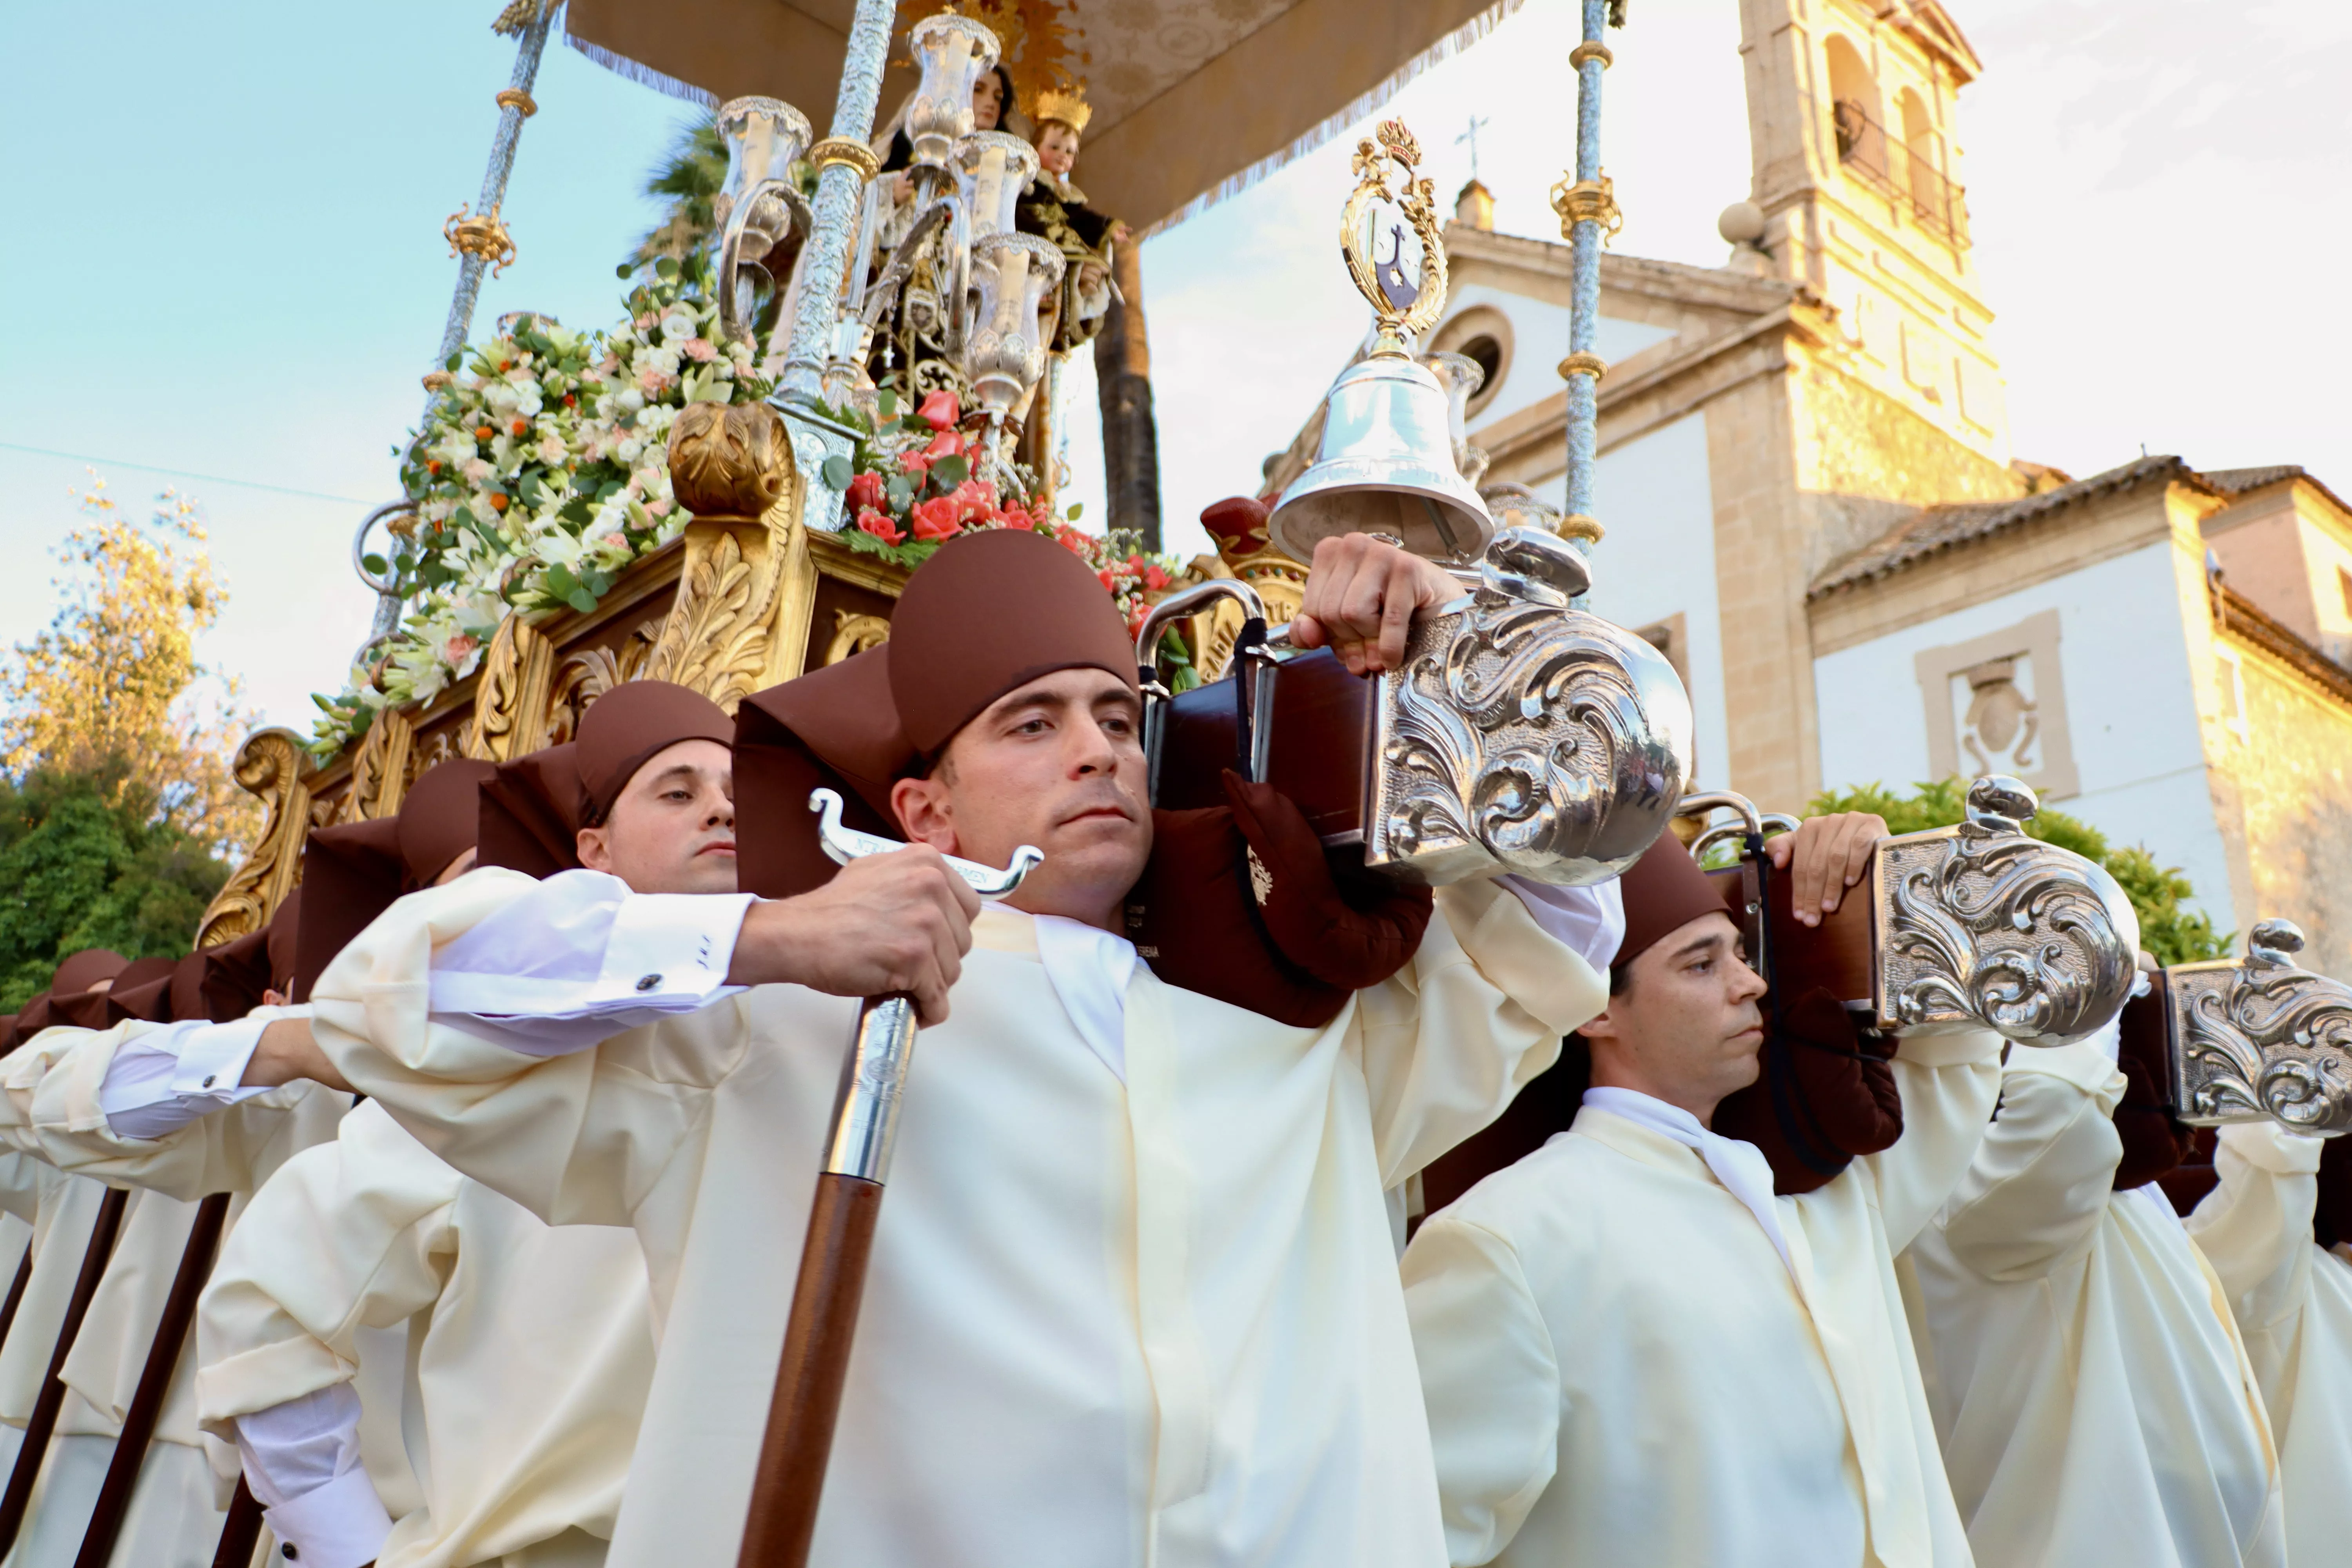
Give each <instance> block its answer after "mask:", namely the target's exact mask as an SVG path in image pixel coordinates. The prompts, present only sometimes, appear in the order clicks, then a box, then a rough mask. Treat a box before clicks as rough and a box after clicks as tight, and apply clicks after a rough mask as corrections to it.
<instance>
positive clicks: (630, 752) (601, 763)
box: [573, 680, 735, 827]
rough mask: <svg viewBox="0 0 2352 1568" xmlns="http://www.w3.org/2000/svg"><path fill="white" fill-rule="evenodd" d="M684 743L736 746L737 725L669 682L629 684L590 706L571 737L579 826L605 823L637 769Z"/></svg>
mask: <svg viewBox="0 0 2352 1568" xmlns="http://www.w3.org/2000/svg"><path fill="white" fill-rule="evenodd" d="M683 741H715V742H718V743H719V744H720V745H722V746H731V745H733V744H734V743H735V721H733V720H731V719H730V718H728V717H727V713H726V710H723V709H721V708H720V707H719V704H718V703H716V702H713V701H712V700H710V699H709V698H708V697H705V696H704V695H702V693H700V692H699V691H696V690H694V689H691V688H689V687H684V686H678V685H675V684H673V683H672V682H670V681H667V680H629V681H624V682H623V683H621V684H620V685H618V686H615V687H614V688H612V689H610V690H608V691H606V692H605V693H604V695H603V696H602V697H599V698H598V699H596V700H595V701H593V702H592V703H590V704H589V705H588V711H587V712H585V713H583V714H582V715H581V718H580V732H579V734H578V735H577V736H575V737H574V751H573V758H574V760H575V762H576V763H578V766H579V769H580V822H579V826H582V827H595V826H601V825H602V824H603V823H604V816H605V814H606V813H607V812H609V811H611V810H612V809H613V803H614V801H615V800H618V799H619V798H620V796H621V791H622V790H624V789H625V788H627V787H628V783H629V781H630V780H631V779H633V778H635V776H636V773H637V770H638V769H639V768H642V767H644V766H645V765H646V763H649V762H651V761H653V759H654V758H655V757H656V756H658V755H659V754H660V753H662V752H666V751H667V750H669V749H670V748H671V747H672V746H675V745H677V744H678V743H679V742H683Z"/></svg>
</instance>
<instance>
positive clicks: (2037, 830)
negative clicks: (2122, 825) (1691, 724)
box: [1807, 778, 2237, 964]
mask: <svg viewBox="0 0 2352 1568" xmlns="http://www.w3.org/2000/svg"><path fill="white" fill-rule="evenodd" d="M1967 809H1968V781H1967V780H1965V779H1958V778H1949V779H1944V780H1940V781H1938V782H1937V783H1934V784H1915V785H1913V786H1912V793H1911V794H1909V795H1896V794H1895V793H1894V792H1892V791H1891V790H1889V789H1887V788H1886V787H1885V785H1884V784H1863V785H1860V786H1858V787H1856V788H1853V789H1846V790H1830V791H1826V792H1824V793H1822V794H1821V795H1815V796H1814V797H1813V801H1812V805H1811V806H1810V807H1808V808H1807V815H1809V816H1822V815H1823V814H1825V813H1828V812H1832V811H1870V812H1875V813H1877V814H1878V815H1879V816H1883V817H1885V819H1886V826H1887V829H1888V831H1890V832H1894V833H1917V832H1920V831H1922V830H1923V829H1926V828H1930V827H1948V826H1952V825H1953V824H1954V823H1957V822H1959V821H1961V820H1962V819H1963V818H1964V817H1965V816H1967ZM2025 831H2026V833H2027V834H2028V835H2029V836H2031V837H2035V838H2039V839H2041V840H2042V842H2043V843H2045V844H2054V845H2056V846H2057V847H2059V848H2061V849H2071V850H2073V851H2074V853H2075V854H2077V855H2080V856H2082V857H2083V858H2084V859H2085V860H2092V861H2095V862H2097V863H2098V864H2099V865H2101V866H2104V867H2105V868H2106V869H2107V873H2108V875H2110V876H2112V877H2114V878H2115V879H2116V881H2117V882H2118V883H2120V884H2122V886H2123V889H2124V893H2125V895H2126V897H2128V898H2129V899H2130V900H2131V901H2132V908H2133V909H2134V910H2136V911H2137V913H2138V915H2139V944H2140V945H2141V946H2142V947H2144V948H2146V949H2147V951H2148V952H2151V953H2153V954H2155V955H2156V961H2157V962H2158V963H2164V964H2173V963H2196V962H2198V961H2199V960H2200V959H2208V958H2226V957H2227V956H2229V952H2230V945H2231V942H2234V941H2236V940H2237V938H2236V933H2235V932H2231V933H2230V934H2227V935H2217V934H2215V932H2214V930H2213V921H2212V918H2211V917H2210V916H2209V915H2203V914H2199V913H2197V912H2195V911H2193V910H2187V909H2184V908H2182V907H2181V906H2182V904H2183V902H2184V901H2185V900H2189V899H2193V898H2195V897H2196V896H2197V889H2195V888H2194V887H2192V886H2191V885H2190V884H2189V879H2188V878H2187V877H2186V876H2184V875H2182V874H2181V872H2180V870H2179V868H2178V867H2172V866H2159V865H2158V864H2157V860H2156V857H2155V856H2153V855H2151V854H2149V853H2148V851H2147V848H2146V847H2131V848H2117V847H2113V846H2111V845H2109V844H2108V842H2107V837H2106V835H2105V834H2104V833H2101V832H2100V831H2099V830H2098V829H2097V828H2095V827H2094V826H2091V825H2090V824H2089V823H2087V822H2084V821H2083V820H2082V819H2081V818H2080V817H2075V816H2067V815H2066V814H2065V813H2064V812H2063V811H2053V810H2052V809H2051V808H2050V807H2048V806H2046V805H2045V806H2043V807H2042V809H2041V810H2040V811H2038V812H2036V813H2035V814H2034V815H2033V816H2032V819H2031V820H2030V821H2028V822H2027V823H2026V824H2025Z"/></svg>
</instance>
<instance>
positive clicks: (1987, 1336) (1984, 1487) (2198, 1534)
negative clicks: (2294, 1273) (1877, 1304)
mask: <svg viewBox="0 0 2352 1568" xmlns="http://www.w3.org/2000/svg"><path fill="white" fill-rule="evenodd" d="M2126 1081H2127V1080H2126V1075H2125V1073H2124V1072H2122V1071H2120V1070H2118V1068H2117V1066H2116V1026H2114V1025H2112V1024H2110V1025H2109V1026H2107V1027H2106V1028H2105V1029H2104V1030H2102V1031H2101V1032H2100V1033H2099V1034H2098V1035H2097V1036H2095V1037H2093V1038H2091V1039H2089V1040H2085V1041H2084V1042H2082V1043H2081V1044H2078V1045H2073V1046H2062V1047H2055V1048H2053V1049H2047V1050H2017V1049H2012V1050H2011V1053H2010V1058H2009V1062H2008V1065H2007V1067H2006V1068H2005V1069H2004V1070H2003V1072H2002V1074H2001V1086H2000V1113H1999V1115H1998V1116H1997V1117H1996V1118H1995V1119H1994V1121H1993V1123H1992V1126H1991V1127H1990V1129H1989V1130H1988V1131H1986V1133H1985V1139H1984V1143H1983V1145H1982V1146H1981V1147H1980V1148H1979V1150H1978V1151H1977V1154H1976V1158H1975V1160H1974V1162H1973V1163H1971V1164H1970V1165H1969V1171H1968V1175H1967V1177H1966V1179H1965V1180H1963V1181H1962V1182H1961V1183H1960V1184H1959V1186H1958V1188H1957V1189H1956V1190H1955V1191H1954V1192H1953V1194H1952V1196H1951V1200H1950V1202H1949V1203H1948V1204H1947V1205H1945V1206H1944V1209H1943V1212H1942V1213H1941V1214H1939V1215H1937V1221H1936V1224H1935V1225H1933V1226H1930V1227H1929V1228H1928V1229H1927V1231H1926V1232H1925V1233H1924V1234H1923V1235H1922V1236H1921V1237H1919V1239H1918V1241H1917V1242H1916V1244H1914V1246H1913V1247H1912V1248H1911V1252H1910V1255H1909V1256H1908V1257H1907V1258H1906V1259H1905V1260H1904V1261H1905V1263H1906V1266H1907V1269H1908V1272H1909V1274H1910V1277H1911V1278H1910V1280H1909V1283H1910V1284H1911V1286H1912V1287H1913V1289H1912V1291H1911V1298H1912V1300H1913V1301H1914V1302H1915V1305H1916V1316H1915V1319H1914V1326H1915V1328H1916V1330H1918V1331H1919V1347H1920V1359H1921V1360H1922V1361H1923V1362H1924V1363H1927V1366H1928V1369H1929V1386H1930V1388H1931V1390H1932V1403H1933V1405H1934V1406H1935V1410H1936V1426H1937V1432H1938V1433H1939V1434H1940V1435H1941V1436H1942V1437H1943V1440H1944V1458H1945V1462H1946V1464H1947V1466H1948V1469H1949V1472H1950V1475H1951V1479H1952V1491H1953V1493H1954V1495H1955V1496H1956V1497H1957V1498H1958V1501H1959V1505H1960V1511H1961V1515H1962V1517H1964V1518H1965V1519H1966V1520H1967V1521H1968V1525H1969V1544H1970V1545H1972V1546H1973V1547H1974V1548H1975V1549H1976V1556H1977V1562H1978V1563H1979V1564H1980V1568H2109V1565H2112V1568H2237V1565H2239V1564H2244V1565H2246V1568H2280V1564H2282V1563H2285V1562H2286V1561H2287V1560H2288V1559H2287V1554H2286V1550H2285V1531H2284V1522H2285V1521H2284V1517H2283V1514H2282V1509H2281V1503H2280V1489H2279V1468H2278V1461H2277V1458H2276V1457H2275V1456H2274V1454H2273V1449H2272V1446H2271V1435H2270V1430H2269V1424H2268V1420H2267V1418H2266V1416H2265V1415H2264V1414H2263V1398H2262V1394H2261V1392H2260V1390H2259V1388H2258V1387H2257V1384H2256V1380H2255V1377H2254V1372H2253V1368H2252V1366H2251V1365H2250V1364H2249V1363H2248V1361H2247V1359H2246V1353H2245V1351H2244V1349H2243V1348H2242V1346H2241V1345H2240V1343H2239V1341H2238V1334H2237V1330H2236V1328H2235V1326H2234V1325H2233V1324H2232V1323H2231V1319H2230V1308H2229V1303H2228V1300H2227V1297H2226V1295H2225V1293H2224V1291H2223V1289H2222V1287H2221V1281H2219V1280H2218V1279H2215V1278H2214V1276H2213V1271H2212V1269H2211V1268H2210V1267H2208V1265H2207V1264H2206V1262H2205V1259H2204V1258H2203V1257H2202V1256H2201V1255H2200V1253H2199V1251H2198V1249H2197V1247H2196V1246H2195V1245H2194V1244H2193V1243H2192V1242H2191V1241H2190V1240H2189V1236H2188V1233H2187V1232H2186V1231H2184V1230H2183V1229H2182V1228H2181V1224H2180V1220H2179V1215H2176V1214H2174V1212H2173V1209H2172V1205H2171V1204H2170V1202H2169V1201H2168V1200H2167V1199H2166V1197H2165V1196H2164V1194H2163V1192H2162V1190H2161V1189H2160V1188H2158V1187H2157V1186H2156V1185H2154V1184H2153V1181H2152V1177H2153V1175H2154V1174H2155V1173H2156V1169H2155V1166H2154V1165H2153V1164H2143V1163H2142V1161H2141V1160H2138V1159H2135V1160H2134V1161H2133V1162H2132V1166H2133V1167H2134V1168H2130V1169H2126V1167H2125V1162H2126V1141H2125V1140H2124V1139H2123V1138H2122V1137H2121V1136H2120V1135H2119V1134H2118V1132H2117V1130H2116V1108H2117V1106H2118V1104H2120V1103H2122V1102H2123V1101H2124V1100H2126V1097H2127V1096H2130V1095H2131V1091H2130V1090H2128V1089H2126ZM2131 1097H2132V1098H2133V1099H2135V1100H2153V1099H2154V1098H2156V1096H2155V1092H2154V1089H2153V1085H2149V1086H2147V1087H2146V1088H2144V1089H2142V1090H2141V1091H2140V1092H2139V1093H2138V1094H2137V1095H2136V1096H2131ZM2156 1148H2157V1149H2158V1152H2159V1154H2160V1155H2162V1156H2164V1159H2163V1163H2165V1164H2169V1163H2170V1162H2171V1160H2173V1159H2177V1158H2178V1155H2177V1153H2175V1152H2173V1151H2172V1149H2171V1145H2170V1141H2169V1133H2168V1132H2166V1133H2165V1134H2164V1137H2163V1140H2162V1141H2161V1142H2159V1143H2158V1144H2157V1145H2156ZM2119 1171H2120V1172H2121V1174H2119ZM2119 1188H2120V1189H2121V1190H2117V1189H2119Z"/></svg>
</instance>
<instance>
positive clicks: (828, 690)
mask: <svg viewBox="0 0 2352 1568" xmlns="http://www.w3.org/2000/svg"><path fill="white" fill-rule="evenodd" d="M889 656H890V645H889V644H888V643H884V644H882V645H881V646H880V647H874V648H868V649H867V650H866V652H864V653H860V654H853V655H851V656H850V657H849V658H845V659H843V660H841V661H840V662H839V663H838V664H829V665H826V666H825V667H824V668H822V669H815V670H811V671H810V672H809V673H808V674H806V675H803V676H802V677H801V678H800V679H797V680H787V681H785V682H784V683H783V684H782V685H781V686H772V687H770V688H768V689H766V690H765V691H755V692H753V693H752V694H751V696H749V697H746V698H745V699H743V701H742V703H741V705H740V707H738V708H737V709H736V710H735V881H736V886H738V887H740V889H743V891H745V892H747V893H758V894H759V895H760V896H761V897H762V898H768V899H788V898H792V897H793V896H794V895H795V894H799V893H805V892H809V891H812V890H813V889H817V888H821V887H823V886H824V884H825V883H826V882H828V881H830V880H831V879H832V878H833V874H834V872H835V870H836V869H838V868H837V867H835V865H834V863H833V861H832V860H830V859H829V858H826V856H825V853H824V849H822V848H821V847H819V846H818V844H817V837H816V817H815V816H814V815H812V814H811V812H810V811H809V808H808V802H809V795H810V794H811V792H813V791H814V790H818V789H829V790H831V791H833V792H834V793H835V795H839V796H841V799H842V820H843V821H844V822H845V824H846V825H847V826H850V827H853V828H856V829H857V830H858V831H859V832H862V833H878V834H881V835H882V836H883V837H887V838H902V837H906V835H905V833H904V832H903V831H902V830H901V829H900V827H899V826H898V819H897V817H896V816H894V815H893V814H892V812H891V810H890V786H891V785H892V784H896V783H897V782H898V780H899V779H901V778H903V777H905V776H907V775H908V773H910V772H912V771H913V768H914V766H915V764H916V763H917V761H918V760H919V759H918V758H917V757H916V755H915V749H914V747H912V746H910V745H909V744H908V742H907V737H906V734H905V733H904V731H901V730H900V729H899V728H898V707H897V704H896V702H895V701H894V700H893V699H892V697H891V695H890V657H889Z"/></svg>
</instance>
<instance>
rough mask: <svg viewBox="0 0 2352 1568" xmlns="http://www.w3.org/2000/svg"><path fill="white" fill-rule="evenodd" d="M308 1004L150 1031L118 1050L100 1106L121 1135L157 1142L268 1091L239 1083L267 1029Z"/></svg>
mask: <svg viewBox="0 0 2352 1568" xmlns="http://www.w3.org/2000/svg"><path fill="white" fill-rule="evenodd" d="M306 1012H307V1009H295V1008H276V1007H273V1008H268V1009H265V1010H263V1011H261V1012H259V1013H257V1014H256V1015H254V1016H247V1017H244V1018H239V1019H237V1020H236V1022H234V1023H228V1024H206V1023H203V1022H200V1021H196V1020H193V1019H192V1020H190V1021H188V1022H186V1023H180V1024H173V1025H171V1026H168V1027H166V1028H162V1029H155V1030H151V1031H149V1032H147V1033H145V1034H142V1035H140V1036H138V1037H136V1038H133V1039H128V1040H125V1041H123V1042H122V1043H121V1045H119V1046H117V1047H115V1051H114V1059H113V1060H112V1061H110V1062H109V1063H108V1064H107V1068H106V1078H105V1079H104V1081H102V1082H101V1083H100V1085H99V1090H98V1105H99V1109H100V1110H102V1111H104V1112H105V1113H106V1127H107V1131H110V1132H111V1133H113V1134H114V1135H115V1136H116V1137H118V1138H141V1139H151V1140H152V1139H156V1138H162V1137H164V1136H166V1135H167V1134H170V1133H173V1132H176V1131H179V1130H180V1129H181V1128H183V1127H185V1126H186V1125H188V1123H190V1122H192V1121H196V1120H197V1119H198V1118H200V1117H204V1116H208V1115H210V1114H211V1113H212V1112H214V1111H215V1110H222V1109H224V1108H226V1107H227V1106H231V1105H236V1104H237V1103H238V1102H239V1101H242V1100H251V1099H252V1098H253V1097H254V1096H255V1095H257V1094H267V1093H268V1092H269V1091H268V1089H245V1088H240V1087H239V1085H240V1084H241V1082H242V1080H243V1079H244V1078H245V1069H246V1065H247V1063H248V1062H250V1061H251V1060H252V1059H253V1053H254V1051H255V1050H256V1049H257V1047H259V1046H260V1044H261V1032H262V1030H264V1029H266V1028H268V1026H269V1025H270V1024H271V1023H273V1022H274V1021H276V1020H277V1019H278V1018H283V1017H289V1016H293V1017H300V1016H305V1014H306Z"/></svg>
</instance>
